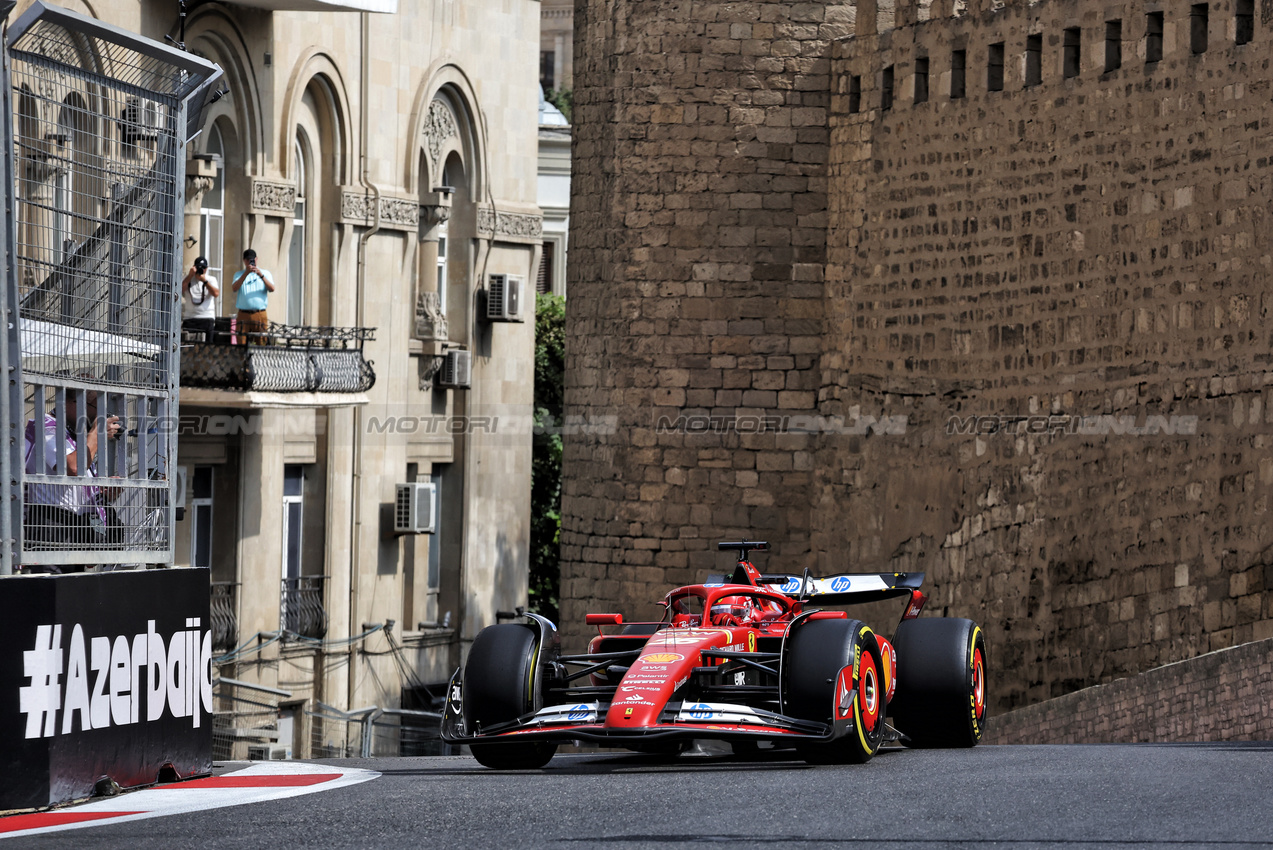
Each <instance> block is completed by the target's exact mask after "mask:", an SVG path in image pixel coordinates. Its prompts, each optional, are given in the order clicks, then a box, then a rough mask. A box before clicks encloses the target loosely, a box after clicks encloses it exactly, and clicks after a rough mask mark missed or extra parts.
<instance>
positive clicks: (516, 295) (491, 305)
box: [486, 274, 526, 322]
mask: <svg viewBox="0 0 1273 850" xmlns="http://www.w3.org/2000/svg"><path fill="white" fill-rule="evenodd" d="M525 291H526V278H524V277H521V276H519V275H512V274H493V275H491V276H490V278H489V280H488V283H487V287H486V321H488V322H520V321H523V319H522V295H523V293H525Z"/></svg>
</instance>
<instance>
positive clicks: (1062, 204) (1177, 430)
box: [561, 0, 1273, 711]
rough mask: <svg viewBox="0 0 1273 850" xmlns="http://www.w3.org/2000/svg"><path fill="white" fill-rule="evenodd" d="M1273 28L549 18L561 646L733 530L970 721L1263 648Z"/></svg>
mask: <svg viewBox="0 0 1273 850" xmlns="http://www.w3.org/2000/svg"><path fill="white" fill-rule="evenodd" d="M1271 9H1273V4H1269V3H1263V4H1261V5H1259V6H1258V7H1257V6H1255V5H1254V4H1253V2H1252V0H1237V2H1234V0H1225V2H1212V3H1201V4H1199V3H1191V2H1186V0H1168V2H1141V1H1140V0H1136V2H1126V3H1106V2H1094V0H1077V2H1065V3H1061V2H1052V0H1043V1H1042V2H1039V3H1035V4H1030V5H1027V4H1026V3H1022V2H1011V3H1008V4H1007V5H997V6H992V5H990V4H987V3H985V2H984V0H977V2H970V3H968V4H966V5H964V4H962V3H955V4H954V6H953V7H952V5H951V3H950V2H949V0H942V2H937V3H933V4H932V5H925V4H919V5H915V4H913V3H898V4H897V6H896V7H895V8H894V7H892V6H891V5H890V6H888V7H887V8H885V7H881V8H880V9H879V10H877V9H876V8H875V5H874V3H873V2H861V3H858V4H856V5H854V4H848V3H795V4H792V3H777V2H774V3H766V2H728V3H727V2H698V3H693V4H690V3H684V2H650V0H640V2H637V0H586V2H582V3H581V4H580V5H579V11H580V12H582V13H583V14H582V15H579V14H577V16H576V24H577V29H576V36H577V56H576V66H575V101H574V103H575V140H576V141H575V144H576V148H575V155H576V161H575V172H574V179H573V187H572V191H573V192H574V196H573V199H572V200H573V204H574V206H573V209H574V211H575V212H574V214H573V215H572V218H571V222H572V228H573V230H572V233H571V234H570V242H571V249H570V250H571V267H570V272H569V274H570V282H569V291H570V293H571V297H570V309H569V311H568V323H569V324H568V334H569V336H570V339H571V347H570V349H569V354H568V358H569V359H568V363H567V381H568V385H567V390H566V405H567V410H566V414H567V416H574V417H578V418H579V421H584V422H587V421H594V420H595V421H602V420H604V419H605V417H612V418H611V419H609V420H605V421H612V422H617V427H612V428H607V429H579V430H578V431H577V432H575V433H572V434H569V435H567V437H566V446H565V461H564V472H565V483H564V503H563V528H562V536H561V540H562V556H563V587H562V598H563V612H562V619H563V621H564V623H563V625H564V627H565V628H566V629H567V633H566V634H567V640H568V641H569V640H571V639H575V640H576V641H577V640H578V637H579V635H580V634H581V632H582V622H583V613H584V612H585V610H620V611H623V612H624V613H625V615H626V616H628V617H629V618H630V619H631V618H634V617H643V616H648V615H650V614H652V613H654V612H655V610H656V609H655V608H654V606H653V603H654V602H655V601H656V600H657V599H658V598H659V596H661V594H662V593H663V592H665V590H666V589H667V588H668V587H669V586H672V585H675V584H678V583H685V582H689V581H697V580H701V579H702V578H703V577H704V576H705V575H706V573H707V572H709V571H712V570H714V569H719V567H720V566H722V565H723V561H722V560H720V559H721V558H723V556H722V555H718V554H717V553H716V552H715V551H714V543H715V541H717V540H722V539H727V538H731V537H738V536H741V535H746V536H749V537H751V538H753V539H768V540H769V541H771V543H773V544H774V551H773V552H771V553H770V554H769V555H767V556H765V557H766V559H767V560H766V561H764V562H763V563H761V569H762V570H764V569H766V568H769V569H772V570H774V571H783V572H794V571H798V570H800V569H802V568H803V567H805V566H809V567H811V568H812V569H813V570H814V571H815V572H821V573H824V574H825V573H830V572H832V571H835V572H840V571H846V570H855V571H869V570H923V571H925V572H926V573H927V574H928V577H929V583H930V587H931V589H932V590H933V597H932V600H931V601H930V603H929V604H930V607H935V608H936V609H938V612H939V613H940V612H941V611H948V612H949V613H950V614H951V615H952V616H968V617H973V618H975V619H977V620H978V621H980V622H981V623H982V624H983V625H984V626H985V628H986V633H987V640H988V644H989V647H990V652H991V656H992V660H993V664H994V667H995V670H996V674H995V677H994V679H993V682H992V685H993V691H992V694H991V699H992V705H993V706H994V707H995V708H996V710H998V711H1003V710H1006V709H1009V708H1012V707H1016V706H1020V705H1025V704H1029V703H1034V702H1038V701H1040V700H1042V699H1047V698H1049V697H1052V696H1057V695H1060V694H1063V693H1067V692H1070V691H1073V690H1075V689H1077V688H1081V687H1084V686H1086V685H1091V684H1096V683H1100V682H1106V681H1110V680H1112V679H1115V678H1117V677H1120V676H1125V675H1128V674H1132V673H1137V672H1140V671H1143V670H1145V669H1148V668H1150V667H1154V666H1156V665H1160V664H1163V663H1167V662H1171V661H1176V660H1181V659H1186V658H1191V657H1194V656H1197V655H1199V654H1202V653H1205V652H1208V651H1211V650H1215V649H1220V648H1224V647H1228V646H1233V645H1236V644H1240V643H1244V642H1248V641H1252V640H1258V639H1263V638H1268V637H1273V590H1271V589H1273V554H1271V553H1270V547H1271V546H1273V523H1270V519H1269V499H1270V495H1273V454H1271V453H1270V448H1269V446H1270V441H1273V424H1271V423H1273V404H1271V402H1273V398H1271V397H1270V385H1273V369H1271V368H1270V347H1271V345H1273V338H1271V335H1270V331H1269V329H1268V328H1267V327H1266V319H1267V316H1268V312H1269V309H1270V307H1271V306H1273V304H1271V303H1270V298H1271V297H1273V290H1271V288H1270V280H1271V275H1273V244H1271V241H1270V228H1269V221H1270V212H1273V210H1271V203H1273V201H1271V200H1270V199H1271V198H1273V192H1271V191H1270V190H1271V189H1273V186H1271V185H1270V183H1271V179H1270V178H1271V177H1273V140H1271V139H1270V119H1271V118H1273V101H1271V99H1270V94H1271V92H1270V73H1269V71H1270V68H1269V65H1270V56H1271V55H1273V53H1271V52H1270V50H1269V48H1270V43H1271V42H1273V12H1271V11H1270V10H1271ZM863 613H864V614H866V615H867V616H866V618H867V619H868V621H869V622H872V625H876V626H877V627H878V628H881V629H885V630H886V631H891V629H892V626H893V622H894V620H895V617H896V614H897V612H895V611H893V610H892V609H891V608H890V609H889V610H888V611H880V612H878V613H877V612H873V611H872V612H863Z"/></svg>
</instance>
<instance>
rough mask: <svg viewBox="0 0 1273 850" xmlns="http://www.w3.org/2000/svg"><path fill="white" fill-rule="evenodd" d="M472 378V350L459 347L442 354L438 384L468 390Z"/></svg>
mask: <svg viewBox="0 0 1273 850" xmlns="http://www.w3.org/2000/svg"><path fill="white" fill-rule="evenodd" d="M472 380H473V354H472V352H469V351H464V350H462V349H458V348H457V349H452V350H451V351H448V352H447V353H446V354H444V355H442V370H441V371H440V372H438V386H440V387H451V388H453V389H462V390H466V389H468V388H469V386H470V385H471V383H472Z"/></svg>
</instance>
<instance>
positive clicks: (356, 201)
mask: <svg viewBox="0 0 1273 850" xmlns="http://www.w3.org/2000/svg"><path fill="white" fill-rule="evenodd" d="M374 198H375V195H372V194H369V193H367V192H356V191H348V190H346V191H344V192H341V193H340V217H341V220H342V221H347V222H349V223H351V224H364V225H370V224H371V223H372V222H373V221H374V220H375V207H374V206H373V205H372V201H373V199H374ZM380 226H381V227H382V228H386V229H388V230H415V229H416V228H417V227H419V226H420V205H419V203H418V202H417V201H415V200H412V199H410V198H390V197H385V196H383V195H382V196H381V197H380Z"/></svg>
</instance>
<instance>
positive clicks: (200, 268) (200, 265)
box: [194, 257, 208, 274]
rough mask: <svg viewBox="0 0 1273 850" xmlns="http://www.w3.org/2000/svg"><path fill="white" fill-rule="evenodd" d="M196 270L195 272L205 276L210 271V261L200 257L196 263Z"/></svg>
mask: <svg viewBox="0 0 1273 850" xmlns="http://www.w3.org/2000/svg"><path fill="white" fill-rule="evenodd" d="M194 268H195V271H197V272H199V274H203V273H204V272H206V271H207V270H208V261H207V260H205V259H204V258H203V257H199V258H198V259H196V260H195V261H194Z"/></svg>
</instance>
